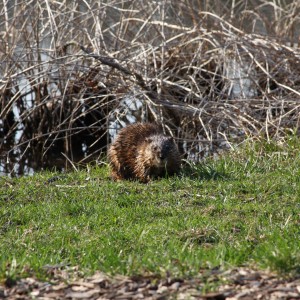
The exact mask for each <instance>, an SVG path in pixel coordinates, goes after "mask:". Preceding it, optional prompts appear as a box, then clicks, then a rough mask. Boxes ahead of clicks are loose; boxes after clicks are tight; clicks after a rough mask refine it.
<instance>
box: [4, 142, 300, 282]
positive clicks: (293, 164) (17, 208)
mask: <svg viewBox="0 0 300 300" xmlns="http://www.w3.org/2000/svg"><path fill="white" fill-rule="evenodd" d="M55 175H57V174H54V173H49V172H44V173H39V174H36V175H34V176H28V177H21V178H17V179H8V178H4V177H2V178H0V185H1V187H0V245H1V257H0V277H2V278H4V277H7V276H15V275H16V274H17V275H18V276H19V275H21V276H22V275H26V272H28V271H26V270H33V271H34V272H35V273H37V274H42V273H43V271H42V270H43V266H45V265H56V264H61V263H62V264H67V265H71V266H79V269H80V270H82V271H83V272H84V273H93V272H94V271H95V270H101V271H103V272H106V273H110V274H117V273H118V274H128V275H131V274H137V273H139V274H140V273H155V274H162V275H163V274H165V273H166V272H169V273H171V274H172V276H193V275H196V274H198V273H199V270H200V269H203V268H212V267H222V268H225V269H226V268H232V267H234V266H244V265H247V266H250V267H251V266H255V267H258V268H262V269H271V270H275V271H277V272H280V273H283V274H289V275H293V274H300V267H299V266H300V251H299V249H300V141H298V140H297V139H296V138H291V139H290V140H289V141H288V142H286V143H285V144H284V145H282V146H278V145H276V144H275V143H270V144H268V143H255V144H252V145H250V144H249V145H246V146H244V147H242V148H241V149H239V150H236V151H233V152H230V153H227V154H224V156H222V157H220V158H218V159H216V160H207V161H205V162H203V163H202V164H200V165H191V166H190V167H189V168H185V169H184V170H183V171H182V174H181V175H180V176H178V177H171V178H167V179H162V180H157V181H153V182H151V183H150V184H148V185H145V184H141V183H138V182H128V181H123V182H117V183H116V182H112V181H111V180H110V179H109V177H108V169H107V168H106V167H102V168H100V167H98V168H91V170H90V172H87V171H86V170H82V171H79V172H73V173H68V174H67V175H66V176H65V177H62V178H60V179H59V180H57V181H55V182H52V183H50V184H45V181H47V180H48V179H49V178H51V177H53V176H55Z"/></svg>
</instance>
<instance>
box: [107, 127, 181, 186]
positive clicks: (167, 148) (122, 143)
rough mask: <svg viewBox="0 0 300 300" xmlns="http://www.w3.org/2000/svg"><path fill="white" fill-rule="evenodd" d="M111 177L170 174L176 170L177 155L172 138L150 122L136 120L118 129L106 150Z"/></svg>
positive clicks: (146, 176)
mask: <svg viewBox="0 0 300 300" xmlns="http://www.w3.org/2000/svg"><path fill="white" fill-rule="evenodd" d="M108 160H109V163H110V166H111V176H112V178H113V179H114V180H120V179H138V180H140V181H142V182H148V181H149V180H150V178H151V177H160V176H164V175H166V174H168V175H173V174H174V173H176V172H178V171H179V169H180V156H179V152H178V149H177V146H176V144H175V143H174V141H173V139H172V137H169V136H166V135H164V134H163V132H162V131H161V129H160V127H159V126H157V125H155V124H152V123H136V124H133V125H129V126H127V127H126V128H123V129H121V130H120V133H119V134H118V136H117V138H116V140H115V141H114V143H113V144H112V145H111V147H110V148H109V150H108Z"/></svg>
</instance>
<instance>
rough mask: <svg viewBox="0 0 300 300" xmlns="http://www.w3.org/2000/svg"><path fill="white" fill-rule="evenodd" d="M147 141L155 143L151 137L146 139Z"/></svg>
mask: <svg viewBox="0 0 300 300" xmlns="http://www.w3.org/2000/svg"><path fill="white" fill-rule="evenodd" d="M145 141H146V142H147V143H149V144H150V143H151V142H153V139H152V138H151V137H146V138H145Z"/></svg>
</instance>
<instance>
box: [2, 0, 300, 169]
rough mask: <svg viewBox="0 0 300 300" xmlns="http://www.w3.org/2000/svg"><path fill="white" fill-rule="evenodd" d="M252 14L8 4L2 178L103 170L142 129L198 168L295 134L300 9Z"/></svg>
mask: <svg viewBox="0 0 300 300" xmlns="http://www.w3.org/2000/svg"><path fill="white" fill-rule="evenodd" d="M252 2H253V3H252ZM252 2H251V1H250V3H252V4H251V5H249V4H248V2H245V1H227V2H226V1H221V0H220V1H211V2H210V1H203V2H202V1H196V0H185V1H183V0H182V1H169V0H165V1H151V2H148V1H143V0H135V1H115V0H111V1H90V0H84V1H68V0H65V1H48V0H38V1H23V2H21V3H20V2H17V1H5V0H4V1H3V2H2V4H0V15H1V23H0V34H1V38H2V43H0V58H1V67H0V91H1V95H0V97H1V98H0V109H1V110H0V156H1V157H2V159H4V161H5V162H6V163H5V164H4V165H3V168H2V169H0V172H1V170H3V171H5V172H12V171H14V172H16V173H22V172H30V169H31V168H33V169H37V168H46V167H51V166H52V167H53V165H55V164H57V163H58V162H59V161H60V162H61V163H62V165H64V164H66V163H67V162H68V161H69V160H70V161H77V162H82V163H83V162H88V161H91V160H95V159H97V157H101V153H103V151H105V150H106V147H107V145H108V143H109V142H110V140H111V137H112V135H113V134H114V133H115V132H116V130H117V129H118V128H119V127H122V126H124V125H125V124H127V123H130V122H135V121H146V120H149V121H155V122H159V123H162V124H163V125H164V126H165V130H166V131H167V132H168V133H170V134H172V135H173V136H174V138H175V139H176V140H177V142H178V143H179V145H180V148H181V150H182V151H183V152H184V153H185V156H186V157H187V158H188V159H196V160H198V159H200V158H201V157H202V156H203V155H205V154H208V153H211V152H214V151H216V150H218V149H221V148H224V147H225V148H226V147H230V145H231V143H234V142H237V141H241V140H243V139H245V138H247V137H253V136H262V135H264V136H266V138H268V139H269V138H271V137H280V136H283V135H284V134H286V130H287V129H290V130H294V129H295V128H297V127H298V125H299V106H300V101H299V94H300V92H299V86H300V77H299V74H300V62H299V60H300V53H299V48H298V37H299V29H298V28H299V8H300V4H299V2H298V1H296V0H295V1H286V3H284V1H282V2H281V5H278V2H277V1H267V0H264V1H263V0H261V1H252ZM266 10H267V11H268V13H267V14H266V13H265V11H266ZM297 30H298V31H297ZM62 154H63V155H62ZM66 157H67V158H68V159H65V158H66ZM54 161H55V163H54Z"/></svg>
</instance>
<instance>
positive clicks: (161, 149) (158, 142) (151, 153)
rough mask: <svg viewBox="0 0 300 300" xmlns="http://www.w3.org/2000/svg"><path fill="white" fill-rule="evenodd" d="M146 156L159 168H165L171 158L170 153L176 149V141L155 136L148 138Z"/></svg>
mask: <svg viewBox="0 0 300 300" xmlns="http://www.w3.org/2000/svg"><path fill="white" fill-rule="evenodd" d="M146 143H148V145H147V147H146V153H145V155H146V156H147V157H149V158H150V160H151V163H152V164H153V165H154V166H156V167H158V168H162V167H165V165H166V163H167V161H168V158H169V157H170V152H172V150H173V148H174V146H175V145H174V141H173V138H172V137H167V136H163V135H154V136H151V137H148V138H146Z"/></svg>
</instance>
